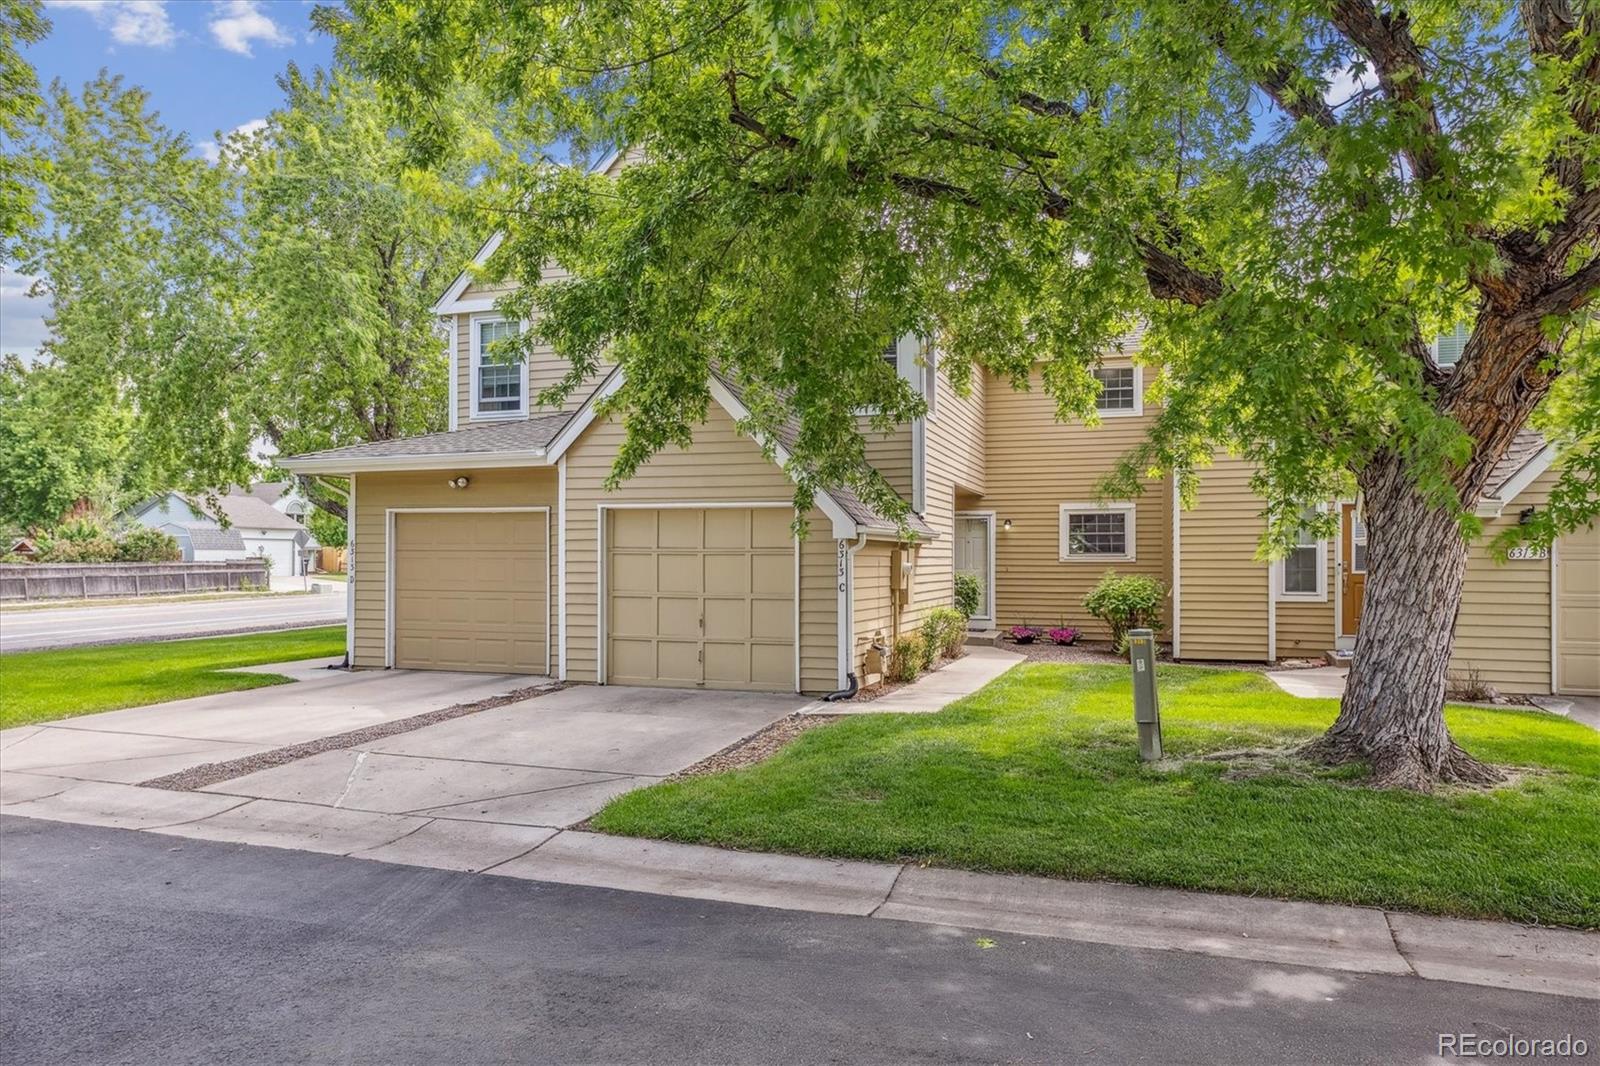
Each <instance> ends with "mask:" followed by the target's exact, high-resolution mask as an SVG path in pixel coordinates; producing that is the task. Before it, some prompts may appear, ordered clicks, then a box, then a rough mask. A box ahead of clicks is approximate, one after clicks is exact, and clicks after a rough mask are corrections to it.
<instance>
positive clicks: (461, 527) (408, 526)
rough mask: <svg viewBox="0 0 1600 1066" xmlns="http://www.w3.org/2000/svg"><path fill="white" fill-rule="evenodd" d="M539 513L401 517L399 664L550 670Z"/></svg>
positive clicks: (397, 525)
mask: <svg viewBox="0 0 1600 1066" xmlns="http://www.w3.org/2000/svg"><path fill="white" fill-rule="evenodd" d="M546 521H547V520H546V516H545V514H544V512H542V511H472V512H455V513H451V512H417V513H409V514H396V515H395V516H394V546H393V552H394V554H393V561H394V574H393V577H392V580H393V582H394V584H393V587H392V602H393V609H394V620H393V627H394V628H393V633H392V638H393V641H394V665H396V666H401V667H411V668H414V669H423V670H479V671H488V672H491V673H506V674H543V673H547V672H548V671H549V658H548V651H549V641H548V639H547V634H548V632H549V620H550V598H549V588H550V555H549V534H548V531H547V529H546Z"/></svg>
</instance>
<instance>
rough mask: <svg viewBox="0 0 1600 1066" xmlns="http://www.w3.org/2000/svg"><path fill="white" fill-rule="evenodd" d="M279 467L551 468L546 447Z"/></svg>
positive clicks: (299, 460) (343, 472)
mask: <svg viewBox="0 0 1600 1066" xmlns="http://www.w3.org/2000/svg"><path fill="white" fill-rule="evenodd" d="M274 461H275V462H276V463H277V465H279V466H281V467H283V468H284V469H285V470H289V471H293V472H294V473H296V474H337V475H339V476H341V477H349V476H352V475H355V474H358V473H359V474H373V473H379V472H382V471H385V470H396V471H404V470H446V469H451V470H481V469H483V468H485V467H500V466H549V465H550V457H549V456H548V455H547V454H546V450H545V449H544V448H529V449H526V450H520V451H505V452H440V453H438V454H436V455H418V454H411V455H378V456H366V457H364V458H362V457H356V456H348V457H345V458H328V459H319V458H317V457H315V456H309V455H302V456H291V457H289V458H287V459H276V460H274Z"/></svg>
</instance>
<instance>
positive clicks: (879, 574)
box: [851, 540, 895, 684]
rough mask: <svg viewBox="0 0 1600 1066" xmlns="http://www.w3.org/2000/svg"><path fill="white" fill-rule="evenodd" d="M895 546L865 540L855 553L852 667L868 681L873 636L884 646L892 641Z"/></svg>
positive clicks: (860, 676)
mask: <svg viewBox="0 0 1600 1066" xmlns="http://www.w3.org/2000/svg"><path fill="white" fill-rule="evenodd" d="M894 553H895V546H894V545H893V544H891V543H889V542H888V541H876V540H874V541H868V542H867V543H866V544H865V545H864V546H863V547H862V548H861V549H860V550H859V551H857V552H856V553H855V567H856V572H855V661H854V664H853V665H852V667H851V669H853V670H854V671H855V672H856V677H858V678H860V679H861V683H862V684H866V683H867V679H866V668H865V666H864V665H863V664H864V660H865V659H866V655H867V649H868V648H869V647H870V646H871V645H872V641H873V638H874V637H875V636H881V639H882V640H883V643H884V645H885V646H886V647H892V646H893V644H894V636H895V633H894V592H893V588H892V584H891V575H890V570H889V567H890V563H891V562H892V561H893V558H894Z"/></svg>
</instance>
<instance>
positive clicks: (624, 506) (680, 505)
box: [563, 500, 800, 693]
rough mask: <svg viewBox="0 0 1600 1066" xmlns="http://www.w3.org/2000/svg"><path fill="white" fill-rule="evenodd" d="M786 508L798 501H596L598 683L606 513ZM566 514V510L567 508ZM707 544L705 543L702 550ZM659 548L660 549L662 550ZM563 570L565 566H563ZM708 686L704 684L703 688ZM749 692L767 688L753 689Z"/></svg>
mask: <svg viewBox="0 0 1600 1066" xmlns="http://www.w3.org/2000/svg"><path fill="white" fill-rule="evenodd" d="M777 507H781V508H785V509H787V510H788V511H790V512H791V513H793V511H794V501H793V500H787V501H784V502H781V503H780V502H777V501H770V500H714V501H683V500H657V501H651V500H641V501H632V500H630V501H627V502H614V503H598V504H595V573H596V575H597V576H596V584H595V612H594V617H595V641H594V644H595V647H594V660H595V672H594V677H595V684H597V685H605V684H608V683H609V682H608V680H607V678H606V600H607V598H608V597H607V595H606V512H607V511H686V510H687V511H722V510H727V511H732V510H738V511H754V510H757V509H762V508H777ZM563 513H565V511H564V510H563ZM789 540H790V541H791V542H792V543H793V544H794V573H795V582H794V691H795V692H797V693H798V692H799V691H800V538H799V537H796V536H795V535H794V533H793V532H792V531H791V532H790V534H789ZM703 549H704V545H702V550H703ZM658 550H659V549H658ZM563 569H565V568H564V567H563ZM703 687H704V686H703V685H702V688H703ZM748 691H765V690H761V689H751V690H748Z"/></svg>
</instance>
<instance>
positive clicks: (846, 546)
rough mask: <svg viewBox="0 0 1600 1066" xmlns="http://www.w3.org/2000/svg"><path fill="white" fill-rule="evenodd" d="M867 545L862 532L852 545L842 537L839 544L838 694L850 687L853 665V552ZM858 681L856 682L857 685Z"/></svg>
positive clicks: (854, 586)
mask: <svg viewBox="0 0 1600 1066" xmlns="http://www.w3.org/2000/svg"><path fill="white" fill-rule="evenodd" d="M866 546H867V535H866V534H865V533H862V534H861V535H860V536H859V537H857V538H856V540H855V543H853V544H852V543H851V541H850V538H848V537H841V538H839V543H838V564H837V565H838V569H837V571H836V573H835V577H836V579H837V580H838V583H839V606H838V610H837V612H836V615H837V619H836V620H837V622H838V634H839V647H838V653H839V670H838V674H839V678H838V686H839V691H841V692H842V691H843V690H844V689H845V687H846V686H847V685H848V684H849V679H850V675H851V674H852V673H854V672H855V666H856V591H855V590H856V552H858V551H860V550H861V549H862V548H864V547H866ZM860 680H861V679H860V678H857V679H856V681H857V683H858V684H859V682H860Z"/></svg>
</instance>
